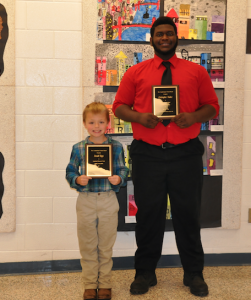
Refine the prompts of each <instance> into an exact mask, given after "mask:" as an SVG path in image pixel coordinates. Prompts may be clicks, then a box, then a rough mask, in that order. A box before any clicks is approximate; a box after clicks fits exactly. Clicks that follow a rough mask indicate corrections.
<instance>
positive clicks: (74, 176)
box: [66, 102, 128, 300]
mask: <svg viewBox="0 0 251 300" xmlns="http://www.w3.org/2000/svg"><path fill="white" fill-rule="evenodd" d="M83 122H84V126H85V128H86V129H87V131H88V133H89V134H90V136H88V137H87V138H86V139H85V140H84V141H82V142H80V143H77V144H75V145H74V146H73V149H72V153H71V158H70V162H69V164H68V166H67V168H66V179H67V181H68V182H69V184H70V186H71V187H72V188H74V189H76V190H77V191H78V192H79V196H78V199H77V206H76V210H77V232H78V240H79V248H80V253H81V257H82V259H81V266H82V274H83V279H84V287H85V292H84V299H85V300H87V299H88V300H92V299H111V269H112V247H113V245H114V243H115V239H116V235H117V226H118V210H119V205H118V201H117V197H116V192H118V191H119V188H120V186H125V185H126V178H127V174H128V168H127V167H125V160H124V151H123V147H122V145H121V143H119V142H118V141H115V140H113V139H112V138H111V137H109V136H106V135H105V132H106V129H107V126H108V123H109V111H108V109H107V108H106V106H105V105H104V104H102V103H98V102H93V103H91V104H89V105H87V106H86V108H85V109H84V112H83ZM86 143H88V144H108V143H109V144H112V145H113V174H114V175H113V176H110V177H108V179H97V178H93V179H92V178H91V177H89V176H86V175H85V144H86ZM79 169H80V170H79ZM97 289H98V293H97Z"/></svg>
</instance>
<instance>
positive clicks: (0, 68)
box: [0, 4, 9, 76]
mask: <svg viewBox="0 0 251 300" xmlns="http://www.w3.org/2000/svg"><path fill="white" fill-rule="evenodd" d="M8 37H9V28H8V23H7V12H6V10H5V7H4V6H3V5H2V4H0V76H1V75H2V74H3V72H4V61H3V54H4V49H5V45H6V43H7V40H8Z"/></svg>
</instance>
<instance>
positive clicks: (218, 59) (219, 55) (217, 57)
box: [176, 44, 224, 81]
mask: <svg viewBox="0 0 251 300" xmlns="http://www.w3.org/2000/svg"><path fill="white" fill-rule="evenodd" d="M176 54H177V56H178V57H179V58H183V59H186V60H189V61H191V62H194V63H196V64H198V65H202V66H203V67H204V68H205V69H206V70H207V72H208V74H209V76H210V77H211V80H212V81H224V57H223V54H224V48H223V45H220V44H218V45H217V44H211V45H209V44H190V45H183V46H178V47H177V49H176Z"/></svg>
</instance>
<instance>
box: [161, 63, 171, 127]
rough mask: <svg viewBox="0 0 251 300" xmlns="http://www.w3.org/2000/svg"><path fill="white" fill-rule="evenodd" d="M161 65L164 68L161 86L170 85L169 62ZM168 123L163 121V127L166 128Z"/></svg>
mask: <svg viewBox="0 0 251 300" xmlns="http://www.w3.org/2000/svg"><path fill="white" fill-rule="evenodd" d="M162 64H163V65H164V66H165V67H166V69H165V71H164V73H163V75H162V79H161V85H172V72H171V68H170V62H169V61H163V62H162ZM169 123H170V120H163V122H162V124H163V125H164V126H167V125H168V124H169Z"/></svg>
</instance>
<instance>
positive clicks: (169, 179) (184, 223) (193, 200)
mask: <svg viewBox="0 0 251 300" xmlns="http://www.w3.org/2000/svg"><path fill="white" fill-rule="evenodd" d="M203 153H204V146H203V144H202V143H201V142H200V140H199V139H198V138H195V139H192V140H190V141H189V142H187V143H184V144H180V145H178V146H176V147H173V148H166V149H163V148H162V147H161V146H154V145H150V144H148V143H145V142H143V141H138V140H134V141H133V142H132V145H131V149H130V156H131V159H132V180H133V184H134V197H135V202H136V205H137V207H138V212H137V214H136V220H137V224H136V228H135V233H136V242H137V250H136V253H135V269H136V272H138V273H140V272H142V271H146V270H147V271H151V272H154V271H155V269H156V266H157V262H158V260H159V258H160V256H161V251H162V245H163V237H164V232H165V221H166V209H167V194H169V198H170V203H171V212H172V222H173V227H174V232H175V238H176V243H177V248H178V251H179V254H180V258H181V263H182V265H183V269H184V271H186V272H201V271H202V270H203V266H204V253H203V248H202V244H201V237H200V207H201V189H202V181H203V165H202V155H203Z"/></svg>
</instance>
